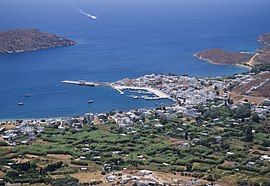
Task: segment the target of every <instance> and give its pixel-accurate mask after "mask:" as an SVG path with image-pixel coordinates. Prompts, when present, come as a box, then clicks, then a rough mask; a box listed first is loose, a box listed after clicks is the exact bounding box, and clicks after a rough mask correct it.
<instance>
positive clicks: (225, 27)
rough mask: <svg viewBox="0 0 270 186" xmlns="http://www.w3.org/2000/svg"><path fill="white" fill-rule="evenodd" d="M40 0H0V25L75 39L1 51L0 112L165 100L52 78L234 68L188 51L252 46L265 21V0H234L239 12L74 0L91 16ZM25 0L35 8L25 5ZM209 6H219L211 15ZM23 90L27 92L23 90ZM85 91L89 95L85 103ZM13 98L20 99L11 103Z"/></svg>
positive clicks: (42, 112) (67, 110)
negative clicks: (22, 50) (37, 47)
mask: <svg viewBox="0 0 270 186" xmlns="http://www.w3.org/2000/svg"><path fill="white" fill-rule="evenodd" d="M18 2H19V1H18ZM44 2H45V1H42V2H41V3H35V2H34V1H27V2H26V3H24V4H22V3H18V4H19V5H20V6H18V7H17V6H12V5H9V4H8V1H1V3H0V5H1V6H0V7H1V8H0V9H1V11H0V20H1V22H5V25H2V24H1V25H0V29H1V30H4V29H10V28H22V27H28V28H39V29H41V30H43V31H47V32H52V33H56V34H59V35H63V36H66V37H69V38H72V39H74V40H76V41H78V45H76V46H72V47H63V48H56V49H49V50H42V51H35V52H27V53H21V54H12V55H1V56H0V80H1V88H0V118H2V119H3V118H29V117H38V118H39V117H53V116H68V115H74V114H83V113H85V112H94V113H96V112H109V111H110V110H112V109H118V110H129V109H135V108H144V107H146V108H151V107H156V106H157V105H163V104H165V105H166V104H170V103H171V102H170V101H168V100H155V101H145V100H142V99H136V100H135V99H131V98H130V97H127V96H123V95H120V94H119V93H118V92H117V91H115V90H113V89H110V88H104V87H97V88H89V87H79V88H78V87H74V86H68V85H64V84H62V83H61V82H60V81H62V80H65V79H85V80H87V81H109V82H113V81H116V80H119V79H122V78H125V77H128V78H134V77H139V76H142V75H145V74H151V73H176V74H189V75H191V76H212V75H228V74H233V73H237V72H242V71H244V70H245V69H243V68H240V67H232V66H217V65H212V64H208V63H205V62H203V61H199V60H198V59H196V58H194V57H193V54H194V53H195V52H198V51H200V50H202V49H205V48H212V47H219V48H224V49H229V50H245V51H246V50H247V51H253V50H254V49H255V48H257V46H256V43H254V39H255V38H256V36H257V35H258V34H260V33H263V32H267V31H269V30H270V25H269V24H266V23H267V20H269V17H270V13H269V11H268V10H267V7H269V2H267V1H259V2H257V1H250V2H249V3H246V2H245V4H244V3H243V2H244V1H239V2H237V3H241V2H242V3H243V4H244V5H243V6H245V8H246V9H244V10H242V11H241V14H239V11H238V10H239V9H237V8H234V9H231V5H232V3H234V2H233V1H232V0H231V1H228V2H226V3H225V2H223V3H221V4H218V5H217V6H209V5H210V4H213V3H214V1H211V0H209V1H207V2H206V3H205V4H202V3H200V2H187V1H179V2H178V1H171V2H170V3H167V2H161V1H160V2H159V5H156V2H154V1H149V2H147V3H148V4H147V5H149V6H144V3H145V2H144V1H137V2H136V3H135V2H132V1H129V4H127V3H125V2H120V3H121V6H118V5H119V2H118V1H115V2H111V3H108V4H106V2H105V1H88V2H83V1H76V3H77V6H78V7H84V11H86V12H90V13H93V14H94V15H97V19H96V20H89V19H87V18H86V17H84V16H82V15H81V14H79V13H78V12H77V11H76V9H74V6H73V3H74V2H73V1H65V2H67V3H65V4H64V3H63V2H61V1H59V3H58V4H57V5H56V6H53V5H54V2H53V1H47V2H48V4H45V3H44ZM29 3H31V6H32V7H33V9H34V10H35V11H32V12H27V8H26V7H27V6H29ZM130 3H131V4H130ZM214 4H215V3H214ZM255 4H256V6H255ZM194 5H196V6H194ZM215 5H216V4H215ZM44 6H51V7H53V8H47V9H45V8H44ZM149 7H150V8H149ZM213 7H215V9H214V8H213ZM239 7H240V6H239ZM138 9H139V10H140V11H137V10H138ZM241 9H242V8H241ZM10 10H12V11H11V12H10ZM191 10H193V11H191ZM217 11H219V14H218V15H216V17H215V18H213V16H212V15H213V14H214V13H216V12H217ZM212 13H213V14H212ZM258 19H259V20H261V21H260V22H255V23H253V26H252V27H250V23H251V22H253V20H258ZM4 20H9V22H6V21H4ZM228 20H230V21H228ZM197 28H200V29H197ZM247 28H248V29H247ZM243 31H244V32H243ZM26 93H31V94H32V96H31V97H25V94H26ZM89 99H93V100H94V103H93V104H87V100H89ZM18 102H24V103H25V105H24V106H22V107H18V106H17V103H18Z"/></svg>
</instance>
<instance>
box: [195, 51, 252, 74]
mask: <svg viewBox="0 0 270 186" xmlns="http://www.w3.org/2000/svg"><path fill="white" fill-rule="evenodd" d="M193 56H194V57H196V58H197V59H199V60H202V61H205V62H207V63H210V64H213V65H225V66H238V67H243V68H246V69H248V70H249V71H250V70H251V69H252V66H250V65H248V62H247V65H244V64H241V63H236V64H226V63H215V62H213V61H211V60H210V59H206V58H203V57H200V56H199V55H198V53H196V54H194V55H193Z"/></svg>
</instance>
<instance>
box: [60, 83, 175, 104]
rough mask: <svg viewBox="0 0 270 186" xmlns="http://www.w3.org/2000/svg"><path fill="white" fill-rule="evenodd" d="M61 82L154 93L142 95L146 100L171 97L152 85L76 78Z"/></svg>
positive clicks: (119, 90) (121, 92) (122, 91)
mask: <svg viewBox="0 0 270 186" xmlns="http://www.w3.org/2000/svg"><path fill="white" fill-rule="evenodd" d="M61 82H62V83H66V84H73V85H79V86H91V87H96V86H106V87H111V88H113V89H115V90H117V91H118V92H119V93H120V94H121V95H124V94H125V93H124V90H138V91H146V92H149V93H151V94H154V95H155V97H148V96H145V97H143V98H144V99H146V100H153V99H171V97H170V96H169V95H168V94H166V93H164V92H162V91H161V90H158V89H155V88H152V87H139V86H138V87H137V86H122V85H115V84H114V83H108V82H89V81H85V80H78V81H70V80H64V81H61Z"/></svg>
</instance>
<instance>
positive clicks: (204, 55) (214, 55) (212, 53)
mask: <svg viewBox="0 0 270 186" xmlns="http://www.w3.org/2000/svg"><path fill="white" fill-rule="evenodd" d="M195 56H196V57H198V58H200V59H203V60H207V61H209V62H210V63H214V64H226V65H234V64H241V63H246V62H248V61H249V60H250V59H251V58H252V56H253V55H252V54H250V53H241V52H229V51H224V50H221V49H217V48H215V49H207V50H204V51H202V52H199V53H197V54H195Z"/></svg>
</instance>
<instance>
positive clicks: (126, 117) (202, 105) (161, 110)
mask: <svg viewBox="0 0 270 186" xmlns="http://www.w3.org/2000/svg"><path fill="white" fill-rule="evenodd" d="M260 73H265V72H260ZM254 77H256V76H255V74H254V73H247V74H242V75H235V76H233V77H230V78H224V77H215V78H194V77H188V76H176V75H154V74H152V75H145V76H143V77H140V78H137V79H123V80H120V81H117V82H114V83H112V86H128V87H148V88H152V89H155V90H158V91H162V92H163V93H164V94H166V95H168V96H169V97H168V98H169V99H172V100H173V101H174V103H173V104H172V105H167V106H161V107H158V108H153V109H136V110H130V111H111V112H110V113H100V114H93V113H86V114H85V115H82V116H73V117H65V118H52V119H26V120H16V121H6V122H2V123H1V125H0V143H1V146H2V147H6V146H10V147H12V148H13V149H17V150H15V151H14V152H16V154H17V155H16V157H17V159H16V160H18V158H19V159H27V158H26V157H27V156H29V154H35V155H42V156H43V155H45V156H46V155H47V156H48V154H68V155H70V156H71V157H70V160H69V161H68V162H66V164H65V166H67V167H69V168H70V167H72V169H74V170H75V171H74V173H75V172H77V173H78V172H79V173H80V172H82V173H87V171H90V170H91V169H92V168H91V163H89V162H93V163H94V164H96V165H98V166H100V168H99V169H100V170H101V172H102V175H104V176H101V177H100V180H99V181H101V182H102V183H107V184H109V185H110V184H112V183H113V184H129V183H136V184H137V185H149V184H152V185H166V184H172V185H173V184H174V185H181V184H182V185H201V184H205V185H211V184H219V182H218V181H219V179H221V178H222V177H223V176H218V175H216V174H214V172H215V171H219V172H222V174H224V176H225V175H226V176H230V175H234V174H236V173H237V172H238V173H239V174H241V176H244V177H245V175H249V174H250V171H251V172H252V171H254V172H256V171H257V170H261V171H263V172H262V180H263V179H264V176H263V175H264V174H265V175H267V174H269V170H268V169H269V167H268V166H267V165H268V164H270V150H269V145H270V139H269V133H268V134H267V131H268V130H269V127H268V128H267V123H269V117H270V114H269V111H270V101H269V99H267V98H265V99H263V100H262V101H261V102H260V104H257V103H256V104H252V103H250V102H249V100H246V99H245V100H231V92H232V91H233V88H234V87H237V86H239V85H243V84H248V83H249V82H252V81H254V80H255V78H254ZM268 82H269V79H265V80H264V81H263V83H261V84H260V85H258V87H254V86H253V87H251V88H250V92H251V91H254V90H257V89H259V88H260V86H262V85H263V84H267V83H268ZM133 91H134V90H133ZM136 91H140V90H139V89H136ZM250 92H248V91H247V94H250ZM139 93H140V92H139ZM145 94H146V93H145ZM164 99H165V98H164ZM248 123H251V124H252V128H251V129H250V128H249V126H248ZM251 124H250V125H251ZM99 131H100V132H99ZM104 132H105V133H107V132H109V134H105V133H104ZM73 135H74V137H72V136H73ZM105 138H107V139H105ZM160 139H163V140H164V142H163V141H160ZM241 139H243V140H244V141H246V142H245V144H243V142H241V144H242V145H243V146H241V147H239V146H238V145H237V146H235V145H236V144H235V142H236V141H239V140H241ZM255 139H256V140H255ZM37 140H42V141H43V142H42V145H45V144H46V143H47V142H46V143H45V141H48V142H49V143H50V144H51V143H52V144H54V143H56V144H55V146H48V147H44V148H43V147H42V145H41V144H35V143H36V141H37ZM141 140H143V141H144V142H142V141H141ZM67 141H68V142H67ZM69 141H70V142H69ZM70 143H71V144H74V146H73V145H71V146H70ZM141 143H147V144H151V145H154V144H156V145H158V144H159V145H160V146H161V147H162V148H157V147H156V146H153V147H152V146H151V145H149V148H150V149H147V148H146V149H145V150H143V149H141V148H143V146H141V145H140V144H141ZM101 144H103V147H102V148H100V147H99V146H100V145H101ZM112 144H115V145H112ZM248 144H249V146H248V147H246V146H247V145H248ZM252 144H253V145H252ZM32 146H33V149H32V148H29V149H28V150H27V149H25V150H24V151H21V150H20V149H21V148H23V149H24V148H27V147H32ZM132 146H134V147H132ZM74 147H75V151H74ZM0 148H1V147H0ZM47 148H48V149H47ZM54 148H55V149H54ZM166 148H167V149H166ZM39 149H40V150H39ZM131 149H133V150H131ZM136 149H137V150H136ZM192 149H197V151H198V152H200V153H197V152H193V150H192ZM214 149H215V150H214ZM243 149H245V151H246V152H247V155H245V158H243V159H238V158H237V156H239V150H240V151H243ZM254 149H255V150H254ZM167 151H168V152H170V155H169V154H167ZM108 153H109V154H108ZM13 154H14V153H13ZM3 156H4V157H6V156H7V154H3ZM14 156H15V155H14ZM218 156H220V157H218ZM187 157H189V159H187ZM6 158H7V157H6ZM202 158H203V159H202ZM234 158H236V159H234ZM181 159H182V160H181ZM204 159H205V160H204ZM41 160H42V161H44V160H43V159H40V161H41ZM38 161H39V160H38ZM19 162H20V161H14V160H13V159H12V160H11V159H9V158H7V160H6V161H5V162H3V167H4V168H2V169H1V170H0V171H1V172H8V170H9V169H12V167H13V165H16V163H19ZM23 162H24V161H23ZM52 163H55V161H52ZM46 165H47V164H46ZM72 165H76V166H75V167H74V166H72ZM213 165H214V166H213ZM47 166H48V165H47ZM190 166H191V167H190ZM135 167H136V168H135ZM134 168H135V169H134ZM204 170H205V171H206V170H208V172H209V173H205V171H204ZM153 171H154V172H155V173H154V172H153ZM156 171H158V172H156ZM168 171H169V172H174V173H173V174H180V173H181V175H179V176H178V178H181V179H177V177H174V176H172V175H173V174H171V175H167V176H166V177H169V178H171V179H170V180H166V179H162V176H157V175H160V172H168ZM254 172H253V173H254ZM238 173H237V174H238ZM70 175H73V174H70ZM75 178H76V176H75ZM3 179H5V177H4V178H3ZM94 180H95V181H96V179H94ZM91 181H93V179H92V178H91V179H90V180H88V182H91ZM259 181H261V180H259Z"/></svg>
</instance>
